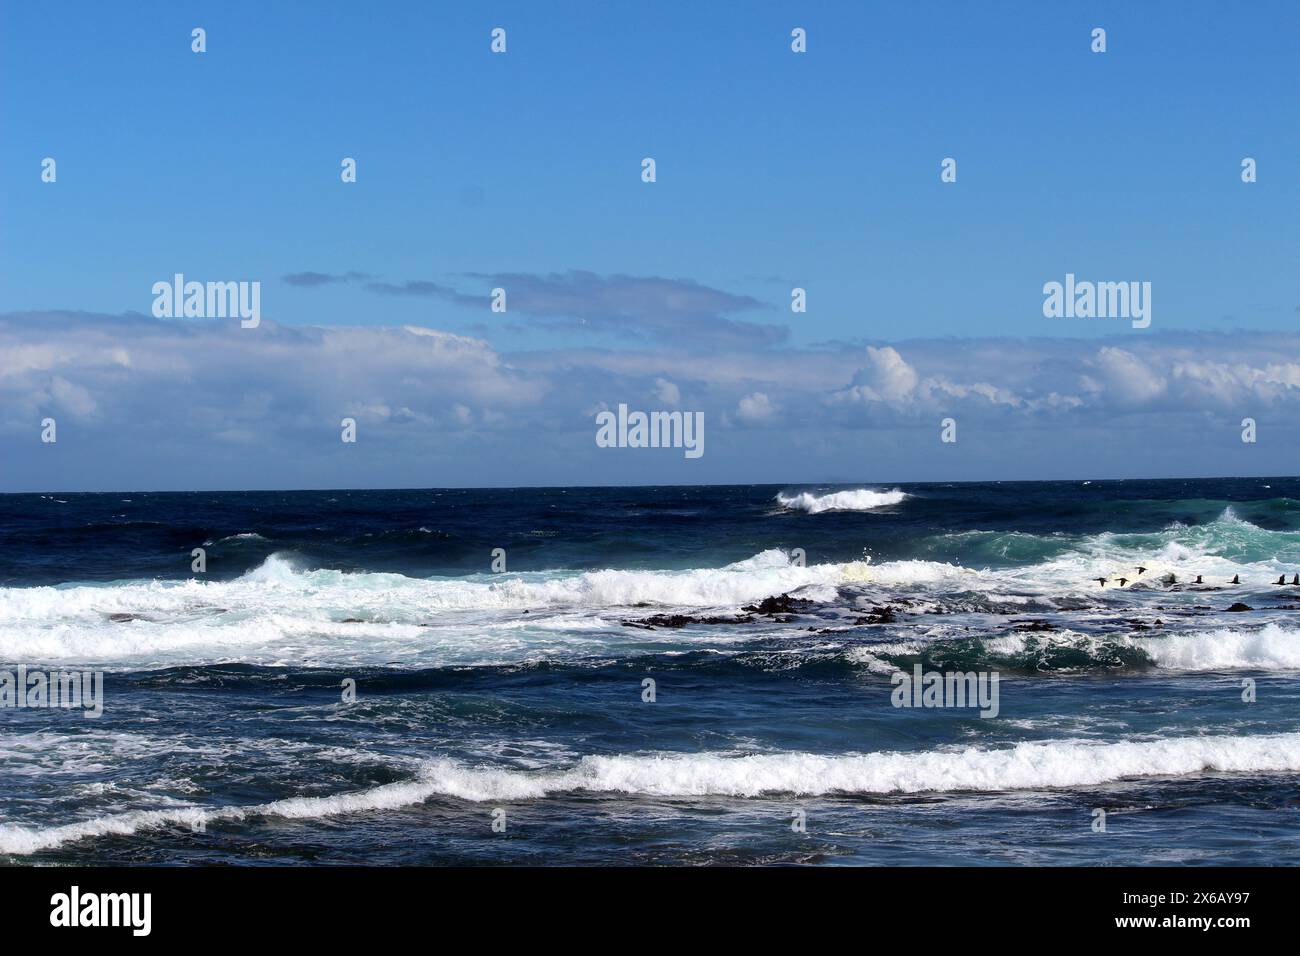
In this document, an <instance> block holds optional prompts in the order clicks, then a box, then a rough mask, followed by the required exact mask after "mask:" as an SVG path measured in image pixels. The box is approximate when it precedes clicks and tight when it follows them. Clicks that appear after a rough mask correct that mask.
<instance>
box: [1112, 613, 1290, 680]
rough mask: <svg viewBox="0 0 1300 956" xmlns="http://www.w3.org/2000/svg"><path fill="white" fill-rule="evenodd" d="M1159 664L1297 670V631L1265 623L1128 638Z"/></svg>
mask: <svg viewBox="0 0 1300 956" xmlns="http://www.w3.org/2000/svg"><path fill="white" fill-rule="evenodd" d="M1128 643H1130V644H1133V645H1134V646H1137V647H1140V648H1141V649H1142V650H1143V651H1144V652H1145V653H1146V655H1147V656H1148V657H1150V658H1151V660H1153V661H1155V663H1156V665H1157V666H1159V667H1167V668H1170V669H1173V670H1182V671H1227V670H1260V671H1282V670H1300V631H1294V630H1286V629H1284V628H1281V627H1278V626H1277V625H1276V624H1266V625H1264V627H1263V628H1261V629H1260V630H1258V631H1238V630H1216V631H1206V632H1204V633H1201V634H1171V635H1169V636H1167V637H1152V638H1144V639H1130V640H1129V641H1128Z"/></svg>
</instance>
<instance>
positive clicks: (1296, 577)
mask: <svg viewBox="0 0 1300 956" xmlns="http://www.w3.org/2000/svg"><path fill="white" fill-rule="evenodd" d="M1134 570H1136V571H1137V577H1139V578H1140V577H1142V575H1143V574H1145V573H1146V570H1147V569H1146V568H1144V567H1141V566H1138V567H1137V568H1135V569H1134ZM1093 580H1094V581H1098V582H1100V584H1101V586H1102V587H1103V588H1104V587H1105V586H1106V582H1107V581H1112V580H1113V581H1118V582H1119V586H1120V587H1123V586H1124V585H1126V584H1128V582H1129V581H1130V580H1136V578H1132V579H1130V578H1125V577H1119V578H1117V577H1114V576H1113V575H1112V576H1108V577H1104V578H1093ZM1165 583H1166V584H1177V583H1178V579H1177V578H1176V577H1175V576H1174V575H1172V574H1168V575H1165ZM1228 583H1229V584H1240V583H1241V575H1239V574H1234V575H1233V576H1232V580H1231V581H1229V582H1228ZM1192 584H1200V585H1205V582H1204V581H1202V580H1201V575H1199V574H1198V575H1197V576H1196V580H1195V581H1193V582H1192ZM1273 584H1274V585H1286V586H1287V587H1292V586H1294V587H1300V574H1293V575H1292V576H1291V581H1290V583H1289V584H1288V583H1287V579H1286V575H1285V574H1282V575H1279V576H1278V579H1277V580H1276V581H1274V582H1273Z"/></svg>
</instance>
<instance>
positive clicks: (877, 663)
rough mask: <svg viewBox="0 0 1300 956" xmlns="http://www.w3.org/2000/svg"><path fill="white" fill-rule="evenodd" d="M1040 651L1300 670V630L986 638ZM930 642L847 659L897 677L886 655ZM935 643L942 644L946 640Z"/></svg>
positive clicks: (1014, 650)
mask: <svg viewBox="0 0 1300 956" xmlns="http://www.w3.org/2000/svg"><path fill="white" fill-rule="evenodd" d="M1031 642H1032V643H1033V644H1034V645H1035V646H1036V647H1038V648H1048V647H1073V648H1079V649H1080V650H1083V651H1085V652H1087V653H1089V654H1095V653H1098V652H1100V651H1103V650H1105V649H1106V648H1114V647H1116V646H1118V647H1130V648H1134V649H1136V650H1140V651H1141V652H1142V653H1143V654H1145V655H1146V656H1147V658H1149V659H1150V661H1151V662H1152V663H1153V664H1155V665H1156V667H1159V668H1164V669H1167V670H1178V671H1188V672H1196V671H1202V672H1204V671H1231V670H1258V671H1290V670H1300V631H1293V630H1286V629H1284V628H1281V627H1278V626H1277V625H1276V624H1266V625H1265V626H1264V627H1263V628H1261V629H1260V630H1257V631H1238V630H1226V629H1219V630H1210V631H1203V632H1200V633H1195V634H1168V635H1160V636H1148V637H1128V636H1125V637H1099V636H1097V635H1092V634H1083V633H1080V632H1078V631H1070V630H1060V631H1052V632H1041V631H1040V632H1033V633H1016V634H1004V635H1001V636H999V637H986V638H982V639H981V640H980V643H981V644H982V645H983V647H984V650H985V652H986V653H988V654H990V655H997V656H999V657H1011V658H1014V657H1016V656H1017V655H1020V654H1024V653H1026V652H1027V651H1028V650H1029V647H1030V643H1031ZM927 643H928V642H926V641H893V642H889V643H877V644H869V645H866V646H858V647H851V648H849V649H848V650H847V651H846V652H845V656H846V657H847V658H848V659H849V660H851V661H853V662H854V663H857V664H860V665H863V666H865V667H867V668H868V669H869V670H871V671H873V672H876V673H893V672H894V671H895V670H897V669H898V668H897V667H896V666H895V665H893V664H891V663H889V662H888V661H885V660H882V659H881V657H882V656H884V657H898V656H910V655H916V654H921V653H923V652H924V651H925V649H926V647H927ZM935 643H942V640H940V641H937V642H935Z"/></svg>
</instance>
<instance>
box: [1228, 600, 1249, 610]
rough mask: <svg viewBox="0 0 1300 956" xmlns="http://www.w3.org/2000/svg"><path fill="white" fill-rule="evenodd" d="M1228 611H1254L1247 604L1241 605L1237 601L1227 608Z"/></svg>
mask: <svg viewBox="0 0 1300 956" xmlns="http://www.w3.org/2000/svg"><path fill="white" fill-rule="evenodd" d="M1228 610H1229V611H1253V610H1255V609H1254V608H1253V607H1251V606H1250V605H1249V604H1242V603H1241V602H1240V601H1238V602H1237V603H1236V604H1234V605H1233V606H1232V607H1230V608H1228Z"/></svg>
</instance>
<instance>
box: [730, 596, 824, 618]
mask: <svg viewBox="0 0 1300 956" xmlns="http://www.w3.org/2000/svg"><path fill="white" fill-rule="evenodd" d="M812 603H813V602H812V601H809V600H807V599H806V598H792V597H790V595H788V594H782V595H781V596H780V597H765V598H763V600H761V601H759V602H758V603H757V604H747V605H745V607H744V608H742V610H745V611H749V612H751V613H753V614H792V613H795V612H797V611H798V610H799V609H800V608H804V607H807V606H808V605H810V604H812Z"/></svg>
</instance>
